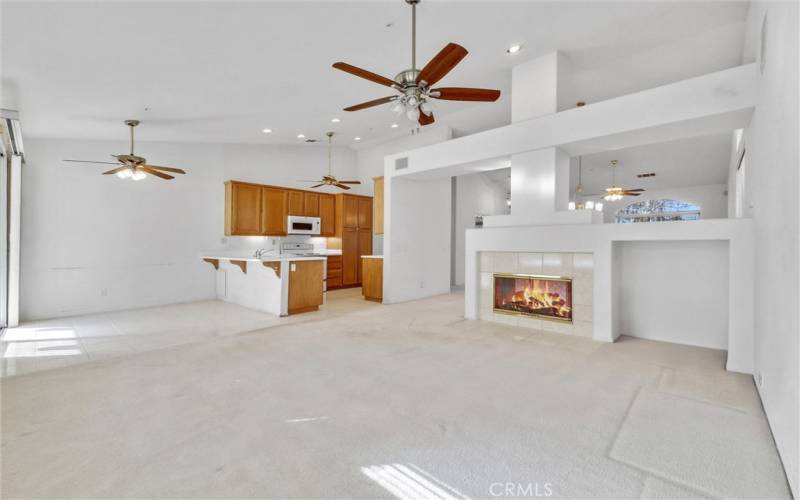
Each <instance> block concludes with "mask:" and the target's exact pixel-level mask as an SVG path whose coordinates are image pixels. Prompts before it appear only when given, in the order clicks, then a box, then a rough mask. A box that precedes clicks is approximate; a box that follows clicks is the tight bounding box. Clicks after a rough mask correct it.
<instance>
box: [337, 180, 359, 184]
mask: <svg viewBox="0 0 800 500" xmlns="http://www.w3.org/2000/svg"><path fill="white" fill-rule="evenodd" d="M339 184H361V181H339Z"/></svg>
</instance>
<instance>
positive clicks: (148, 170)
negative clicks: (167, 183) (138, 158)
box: [136, 165, 175, 180]
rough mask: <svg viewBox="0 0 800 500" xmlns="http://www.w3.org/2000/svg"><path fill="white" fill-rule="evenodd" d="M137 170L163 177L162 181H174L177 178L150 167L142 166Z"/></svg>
mask: <svg viewBox="0 0 800 500" xmlns="http://www.w3.org/2000/svg"><path fill="white" fill-rule="evenodd" d="M136 170H141V171H142V172H146V173H148V174H150V175H155V176H156V177H161V178H162V179H166V180H170V179H174V178H175V177H173V176H171V175H167V174H165V173H163V172H159V171H158V170H155V169H152V168H150V167H145V166H144V165H140V166H138V167H136Z"/></svg>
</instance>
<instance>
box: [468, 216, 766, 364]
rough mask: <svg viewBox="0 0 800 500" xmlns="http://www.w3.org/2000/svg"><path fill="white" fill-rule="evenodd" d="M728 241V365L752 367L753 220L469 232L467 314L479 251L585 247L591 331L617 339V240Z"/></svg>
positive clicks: (471, 315) (475, 303)
mask: <svg viewBox="0 0 800 500" xmlns="http://www.w3.org/2000/svg"><path fill="white" fill-rule="evenodd" d="M698 240H710V241H727V242H728V243H729V248H728V250H729V282H728V283H729V287H728V299H729V300H728V303H729V312H728V361H727V369H728V370H731V371H736V372H741V373H752V372H753V327H754V323H753V317H754V316H753V314H754V310H753V303H754V296H753V288H752V283H753V280H754V264H755V257H754V242H753V225H752V221H751V220H749V219H706V220H698V221H683V222H661V223H651V224H580V225H549V226H511V227H494V228H483V229H472V230H468V231H467V236H466V258H465V265H466V270H465V294H464V315H465V317H466V318H468V319H477V318H478V317H479V294H480V282H479V252H554V253H559V252H584V253H592V254H593V255H594V278H593V280H594V289H593V294H594V297H593V312H592V314H593V323H594V327H593V335H592V338H593V339H594V340H598V341H604V342H613V341H614V340H615V339H616V338H617V337H618V336H619V334H620V332H619V328H618V324H617V321H618V318H615V313H614V295H615V293H616V288H615V286H614V279H615V278H614V269H615V263H614V258H615V254H614V243H616V242H627V241H698Z"/></svg>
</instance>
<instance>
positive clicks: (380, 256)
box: [361, 255, 383, 259]
mask: <svg viewBox="0 0 800 500" xmlns="http://www.w3.org/2000/svg"><path fill="white" fill-rule="evenodd" d="M361 258H362V259H382V258H383V255H362V256H361Z"/></svg>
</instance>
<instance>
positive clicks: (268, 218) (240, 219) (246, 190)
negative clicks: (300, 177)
mask: <svg viewBox="0 0 800 500" xmlns="http://www.w3.org/2000/svg"><path fill="white" fill-rule="evenodd" d="M335 205H336V204H335V199H334V196H333V195H332V194H327V193H318V192H314V191H302V190H299V189H289V188H282V187H278V186H265V185H262V184H252V183H249V182H238V181H227V182H226V183H225V235H226V236H285V235H286V231H287V220H286V218H287V216H289V215H300V216H307V217H319V218H320V219H321V221H320V222H321V224H320V226H321V228H320V236H328V237H329V236H334V235H335V233H336V224H335V214H336V208H335Z"/></svg>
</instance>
